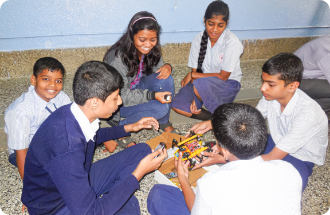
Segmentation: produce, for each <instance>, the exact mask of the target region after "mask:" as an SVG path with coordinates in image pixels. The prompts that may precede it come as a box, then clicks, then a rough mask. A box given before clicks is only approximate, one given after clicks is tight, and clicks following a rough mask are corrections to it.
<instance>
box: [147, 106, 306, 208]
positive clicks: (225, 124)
mask: <svg viewBox="0 0 330 215" xmlns="http://www.w3.org/2000/svg"><path fill="white" fill-rule="evenodd" d="M211 121H212V127H213V131H214V136H215V137H216V139H217V142H218V143H219V145H220V146H221V147H219V146H218V145H217V147H216V148H215V153H219V152H221V153H222V155H223V156H224V157H225V160H228V163H227V164H225V165H223V166H221V167H220V169H219V170H216V171H213V172H209V173H206V174H205V175H204V176H203V177H202V178H201V179H199V180H198V181H197V192H196V195H195V194H194V192H193V190H192V189H191V187H190V185H189V181H188V174H189V172H188V170H187V164H188V163H183V162H181V158H182V155H181V154H180V156H179V159H178V162H177V172H178V178H179V182H180V185H181V188H182V192H181V191H180V190H179V189H178V188H175V187H172V186H166V185H155V186H154V187H153V188H152V190H151V191H150V194H149V197H148V210H149V212H150V214H152V215H154V214H157V215H160V214H161V215H162V214H164V215H165V214H171V215H174V214H180V215H185V214H190V211H191V214H196V215H197V214H198V215H203V214H205V215H210V214H234V215H236V214H237V215H238V214H247V215H249V214H253V215H255V214H257V215H258V214H260V215H264V214H274V215H277V214H290V215H292V214H301V212H300V200H301V179H300V176H299V173H298V171H297V170H295V168H294V167H293V166H292V165H291V164H289V163H287V162H284V161H280V160H277V161H267V162H266V161H264V160H263V159H262V158H261V157H260V156H259V154H260V153H261V151H262V150H264V148H265V144H266V142H267V127H266V123H265V120H264V119H263V117H262V115H261V114H260V112H259V111H258V110H256V109H255V108H253V107H251V106H249V105H246V104H236V103H228V104H223V105H221V106H219V107H218V108H217V109H216V110H215V111H214V113H213V115H212V120H211Z"/></svg>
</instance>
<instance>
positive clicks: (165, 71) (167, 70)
mask: <svg viewBox="0 0 330 215" xmlns="http://www.w3.org/2000/svg"><path fill="white" fill-rule="evenodd" d="M156 73H159V75H158V76H157V77H156V78H157V79H167V78H168V77H169V76H170V75H171V73H172V68H171V66H170V65H168V64H165V65H164V66H162V67H160V68H159V69H158V70H157V71H156Z"/></svg>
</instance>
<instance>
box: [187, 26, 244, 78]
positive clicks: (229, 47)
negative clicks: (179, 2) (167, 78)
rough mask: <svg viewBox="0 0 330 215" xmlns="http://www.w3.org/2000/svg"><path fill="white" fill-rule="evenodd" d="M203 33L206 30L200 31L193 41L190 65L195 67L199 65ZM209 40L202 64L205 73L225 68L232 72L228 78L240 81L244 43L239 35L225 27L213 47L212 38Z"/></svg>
mask: <svg viewBox="0 0 330 215" xmlns="http://www.w3.org/2000/svg"><path fill="white" fill-rule="evenodd" d="M203 33H204V31H202V32H201V33H199V34H198V35H197V36H196V37H195V38H194V40H193V41H192V43H191V48H190V54H189V61H188V66H189V67H191V68H194V69H197V66H198V57H199V50H200V45H201V40H202V36H203ZM207 40H208V41H207V49H206V54H205V58H204V61H203V64H202V70H203V73H220V72H221V70H224V71H226V72H230V73H231V74H230V76H229V78H228V79H231V80H236V81H238V82H240V81H241V78H242V70H241V66H240V56H241V54H242V53H243V45H242V43H241V42H240V41H239V39H238V37H237V36H236V35H235V34H233V33H232V32H231V31H230V30H228V29H225V30H224V31H223V33H222V34H221V36H220V37H219V39H218V41H217V42H216V43H215V44H214V46H213V47H211V41H210V39H209V38H208V39H207Z"/></svg>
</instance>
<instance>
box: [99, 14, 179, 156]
mask: <svg viewBox="0 0 330 215" xmlns="http://www.w3.org/2000/svg"><path fill="white" fill-rule="evenodd" d="M159 32H160V26H159V24H158V22H157V20H156V18H155V17H154V16H153V15H152V14H151V13H148V12H145V11H142V12H138V13H137V14H135V15H134V16H133V18H132V19H131V21H130V22H129V24H128V27H127V31H126V32H125V33H124V35H123V36H122V37H121V38H120V39H119V41H118V42H116V43H115V44H114V45H113V46H112V47H111V48H110V50H109V51H108V52H107V53H106V55H105V56H104V62H106V63H107V64H109V65H111V66H113V67H115V68H116V69H117V70H118V72H119V73H120V74H121V76H122V77H123V80H124V87H123V88H122V90H121V96H122V99H123V107H121V108H120V114H119V113H117V114H116V115H115V116H114V117H113V119H112V120H111V121H109V124H110V125H117V124H118V123H119V125H126V124H130V123H135V122H137V121H139V120H140V119H141V118H142V117H154V118H156V119H157V120H158V121H159V124H160V129H162V130H165V131H167V132H172V133H179V132H178V130H176V129H174V128H173V127H172V126H171V123H170V122H169V118H170V110H171V98H170V99H169V100H166V99H165V98H164V97H165V95H171V94H174V82H173V77H172V76H171V73H172V67H171V65H169V64H164V62H163V58H162V56H161V46H160V42H159ZM120 117H123V118H125V119H123V120H122V121H120ZM119 121H120V122H119ZM117 142H118V144H119V145H120V146H121V147H125V146H127V144H130V143H132V142H133V140H132V139H131V138H130V137H127V138H126V139H123V140H117ZM105 145H106V147H107V148H109V149H110V148H111V146H110V145H111V144H105ZM112 145H113V146H116V145H117V143H114V142H112ZM130 145H131V144H130ZM130 145H129V146H130ZM114 149H115V147H112V149H111V150H114Z"/></svg>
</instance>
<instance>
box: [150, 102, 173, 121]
mask: <svg viewBox="0 0 330 215" xmlns="http://www.w3.org/2000/svg"><path fill="white" fill-rule="evenodd" d="M153 110H154V113H155V116H154V117H155V118H156V119H157V120H158V119H161V118H163V117H165V116H166V115H167V114H168V112H169V110H170V105H169V104H162V103H160V102H159V103H158V104H157V105H155V106H154V108H153Z"/></svg>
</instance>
